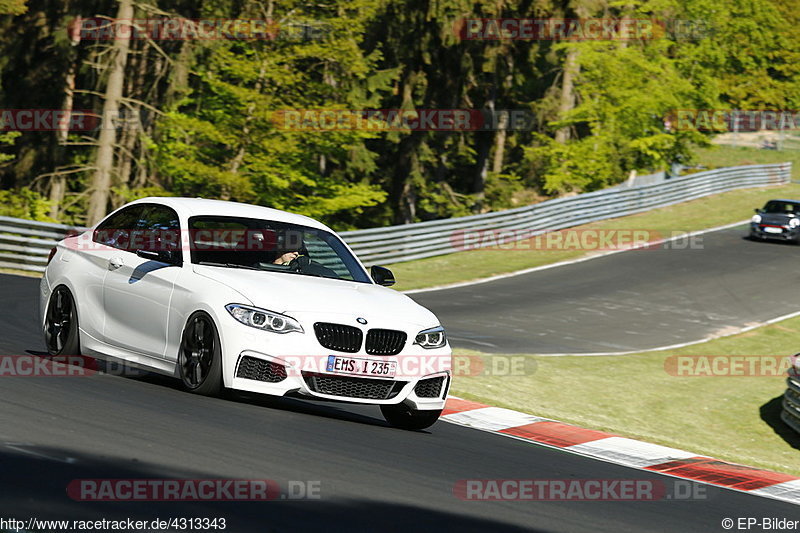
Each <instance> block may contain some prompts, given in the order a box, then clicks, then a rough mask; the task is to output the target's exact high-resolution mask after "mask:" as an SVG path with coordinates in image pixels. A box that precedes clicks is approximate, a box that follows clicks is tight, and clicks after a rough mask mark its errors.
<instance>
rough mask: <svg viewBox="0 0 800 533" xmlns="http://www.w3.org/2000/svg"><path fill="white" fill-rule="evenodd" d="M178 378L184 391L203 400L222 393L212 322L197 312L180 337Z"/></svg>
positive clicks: (216, 337)
mask: <svg viewBox="0 0 800 533" xmlns="http://www.w3.org/2000/svg"><path fill="white" fill-rule="evenodd" d="M178 374H179V375H180V378H181V382H182V383H183V388H184V389H185V390H186V391H188V392H191V393H193V394H200V395H202V396H219V394H220V392H221V391H222V347H221V346H220V341H219V334H218V333H217V328H216V326H215V325H214V321H213V320H212V319H211V317H210V316H208V315H207V314H205V313H203V312H200V311H198V312H197V313H194V314H193V315H192V316H190V317H189V320H188V321H187V322H186V327H185V328H184V329H183V336H182V337H181V347H180V351H179V353H178Z"/></svg>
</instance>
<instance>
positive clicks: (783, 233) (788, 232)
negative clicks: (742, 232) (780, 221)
mask: <svg viewBox="0 0 800 533" xmlns="http://www.w3.org/2000/svg"><path fill="white" fill-rule="evenodd" d="M750 236H752V237H756V238H759V239H775V240H780V241H793V240H797V238H798V236H800V227H797V228H792V227H789V226H777V225H770V224H756V223H755V222H751V223H750Z"/></svg>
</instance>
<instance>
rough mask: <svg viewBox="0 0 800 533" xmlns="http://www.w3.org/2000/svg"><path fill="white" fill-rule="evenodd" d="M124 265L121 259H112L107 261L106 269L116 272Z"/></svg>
mask: <svg viewBox="0 0 800 533" xmlns="http://www.w3.org/2000/svg"><path fill="white" fill-rule="evenodd" d="M124 264H125V261H123V260H122V258H121V257H112V258H111V259H109V260H108V269H109V270H116V269H118V268H119V267H121V266H122V265H124Z"/></svg>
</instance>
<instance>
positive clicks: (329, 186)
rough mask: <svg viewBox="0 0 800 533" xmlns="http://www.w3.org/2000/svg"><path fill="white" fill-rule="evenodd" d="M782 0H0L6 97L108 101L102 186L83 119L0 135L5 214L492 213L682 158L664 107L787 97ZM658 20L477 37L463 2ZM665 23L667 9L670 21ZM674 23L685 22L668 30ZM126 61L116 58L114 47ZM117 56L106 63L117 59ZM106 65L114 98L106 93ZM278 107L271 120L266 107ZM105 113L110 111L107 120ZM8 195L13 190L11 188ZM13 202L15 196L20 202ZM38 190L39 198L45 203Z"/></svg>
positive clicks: (798, 80)
mask: <svg viewBox="0 0 800 533" xmlns="http://www.w3.org/2000/svg"><path fill="white" fill-rule="evenodd" d="M126 4H127V5H128V7H129V8H130V9H132V10H133V12H134V13H135V17H136V18H145V17H149V18H158V17H164V18H177V17H186V18H188V19H267V20H272V21H274V23H275V27H276V28H277V34H276V35H277V36H276V38H274V39H259V40H240V39H216V40H159V39H155V40H146V39H134V40H132V41H131V42H130V47H129V49H127V50H122V51H121V49H120V48H119V47H116V48H115V46H114V41H113V40H92V39H86V38H83V39H80V40H79V39H76V38H75V34H70V33H69V31H68V30H69V28H70V24H71V22H72V21H73V20H74V19H75V18H76V17H79V16H80V17H84V18H87V17H101V16H102V17H110V18H114V17H115V16H116V15H117V13H118V12H120V11H118V10H119V9H120V8H123V9H124V8H125V5H126ZM795 7H796V6H795V5H794V4H793V1H792V0H633V1H629V2H611V1H610V0H562V1H558V0H491V1H490V0H440V1H437V2H430V1H428V0H326V1H325V2H315V3H309V2H304V1H302V0H287V1H282V2H274V0H215V1H212V0H139V1H137V2H134V1H133V0H28V1H27V2H25V1H24V0H0V14H2V13H5V15H0V49H1V52H0V109H29V108H38V109H68V108H71V109H73V110H92V111H93V112H94V113H97V114H101V112H102V109H103V103H104V101H108V100H109V99H115V100H119V105H120V107H119V112H120V114H121V115H123V117H124V118H125V120H117V121H116V122H115V124H116V126H117V127H116V136H115V138H114V139H113V142H114V145H113V148H114V158H113V169H112V172H111V175H112V178H111V183H110V187H109V188H108V189H109V192H108V195H107V196H105V197H104V196H103V195H100V196H99V200H98V197H97V196H96V195H94V196H93V195H92V191H94V190H96V188H97V187H98V183H102V182H101V181H98V178H97V174H96V172H97V163H96V158H97V153H98V148H99V144H100V143H101V142H108V140H107V139H106V141H101V139H100V136H99V132H98V131H97V130H95V131H88V132H80V131H71V132H69V134H68V135H67V132H52V131H50V132H45V131H42V132H25V133H23V134H22V135H17V134H13V133H2V132H0V189H4V190H6V191H8V192H5V193H4V195H5V196H3V197H2V198H4V199H5V198H12V199H14V200H13V201H11V200H4V201H2V202H0V214H13V215H14V216H26V217H30V218H45V217H50V218H54V219H58V220H62V221H67V222H75V223H90V222H93V221H92V220H87V219H86V216H85V213H86V212H87V209H89V207H90V205H89V204H90V202H98V201H100V202H102V203H103V205H101V206H100V211H102V212H105V211H106V210H107V209H110V208H112V207H115V206H118V205H121V204H122V203H124V202H126V201H129V200H131V199H134V198H138V197H142V196H146V195H153V194H168V195H187V196H203V197H213V198H223V199H231V200H238V201H245V202H252V203H258V204H262V205H269V206H273V207H277V208H280V209H287V210H291V211H295V212H299V213H304V214H308V215H311V216H314V217H317V218H321V219H322V220H324V221H326V222H328V223H330V224H332V225H333V226H334V227H336V228H338V229H347V228H355V227H370V226H379V225H385V224H392V223H403V222H410V221H415V220H428V219H433V218H442V217H450V216H458V215H466V214H471V213H475V212H482V211H487V210H491V209H501V208H507V207H511V206H514V205H520V204H522V203H525V202H530V201H535V200H537V199H542V198H545V197H550V196H557V195H560V194H565V193H574V192H582V191H591V190H597V189H600V188H603V187H606V186H609V185H613V184H615V183H619V182H621V181H624V180H625V179H627V177H628V175H629V173H630V172H631V171H632V170H636V171H639V172H647V171H655V170H661V169H665V168H668V167H669V166H670V164H672V163H674V162H684V163H685V162H688V161H690V160H691V157H692V150H693V148H694V147H695V146H697V145H701V146H702V145H704V144H705V143H706V136H705V134H701V133H698V132H695V131H675V130H674V129H672V128H668V127H666V126H665V122H664V118H665V117H667V116H668V115H670V113H671V112H672V111H673V110H676V109H698V108H703V109H705V108H723V109H725V108H728V109H796V108H797V107H798V105H799V104H800V102H799V100H800V90H798V89H800V61H798V59H800V37H798V36H797V34H796V32H794V31H793V28H794V27H795V26H796V24H795V22H797V20H798V17H800V15H798V14H797V12H796V9H795ZM500 17H512V18H548V17H549V18H576V17H581V18H585V17H602V18H611V17H613V18H632V19H643V20H644V19H649V20H659V21H666V22H667V23H666V24H665V27H664V28H662V27H661V26H659V25H656V27H655V30H656V31H655V35H654V37H655V38H643V39H628V40H586V41H577V40H568V41H563V40H562V41H558V40H502V39H501V40H471V39H464V38H462V37H463V36H462V34H460V33H459V31H458V30H459V28H461V27H462V26H461V25H462V23H463V20H464V19H470V18H500ZM670 21H671V22H674V21H683V22H684V24H683V26H678V29H677V30H676V27H675V25H674V24H671V23H670ZM681 28H682V29H683V31H681ZM120 53H124V54H125V58H126V61H125V62H124V63H122V64H117V66H116V67H115V56H118V54H120ZM117 63H118V62H117ZM115 68H119V69H121V73H122V74H124V83H123V87H122V89H121V94H120V95H119V98H116V97H115V95H114V93H113V91H112V92H109V91H110V89H109V87H110V84H109V79H110V78H111V77H112V76H113V72H114V69H115ZM303 109H316V110H319V109H338V110H364V109H407V110H408V109H470V110H487V111H488V110H524V111H526V112H529V113H530V114H531V115H532V116H534V117H535V121H534V122H533V123H532V127H530V128H526V129H523V130H514V129H512V128H506V127H502V126H501V127H499V128H496V129H494V130H487V131H457V132H436V131H407V130H401V131H379V130H374V129H373V130H370V129H339V130H336V131H291V130H286V129H285V128H282V127H280V126H279V119H280V117H281V115H280V113H281V112H282V111H286V110H303ZM276 117H278V121H276ZM107 118H108V117H107ZM20 191H25V193H24V194H22V193H21V192H20ZM17 197H18V198H17ZM43 206H44V207H43Z"/></svg>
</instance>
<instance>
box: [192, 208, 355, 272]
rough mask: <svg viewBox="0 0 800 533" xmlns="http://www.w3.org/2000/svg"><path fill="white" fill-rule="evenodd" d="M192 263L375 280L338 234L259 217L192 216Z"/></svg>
mask: <svg viewBox="0 0 800 533" xmlns="http://www.w3.org/2000/svg"><path fill="white" fill-rule="evenodd" d="M189 238H190V240H191V258H192V263H195V264H199V265H209V266H219V267H225V268H240V269H241V268H244V269H250V270H262V271H269V272H281V273H286V274H294V275H304V276H316V277H322V278H331V279H342V280H348V281H357V282H360V283H370V279H369V276H368V275H367V273H366V272H365V271H364V269H363V268H362V267H361V265H359V264H358V262H357V261H356V259H355V257H354V256H353V254H352V253H350V251H348V249H347V248H346V247H345V246H344V244H343V243H342V241H341V240H340V239H339V238H338V237H336V236H335V235H334V234H332V233H330V232H328V231H324V230H321V229H316V228H311V227H308V226H301V225H298V224H287V223H285V222H276V221H272V220H261V219H254V218H241V217H223V216H197V217H192V218H190V219H189Z"/></svg>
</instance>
